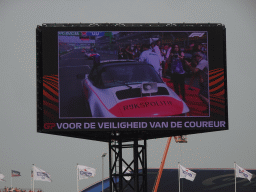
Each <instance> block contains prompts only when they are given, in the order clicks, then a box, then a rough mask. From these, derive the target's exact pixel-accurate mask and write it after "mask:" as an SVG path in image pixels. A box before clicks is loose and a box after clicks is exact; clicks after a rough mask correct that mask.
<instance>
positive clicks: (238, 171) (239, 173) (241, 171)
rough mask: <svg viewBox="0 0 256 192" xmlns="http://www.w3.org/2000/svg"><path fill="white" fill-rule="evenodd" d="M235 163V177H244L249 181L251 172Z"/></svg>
mask: <svg viewBox="0 0 256 192" xmlns="http://www.w3.org/2000/svg"><path fill="white" fill-rule="evenodd" d="M235 165H236V177H240V178H246V179H248V180H249V181H251V179H252V174H251V173H249V172H248V171H246V170H245V169H243V168H242V167H239V166H238V165H237V164H235Z"/></svg>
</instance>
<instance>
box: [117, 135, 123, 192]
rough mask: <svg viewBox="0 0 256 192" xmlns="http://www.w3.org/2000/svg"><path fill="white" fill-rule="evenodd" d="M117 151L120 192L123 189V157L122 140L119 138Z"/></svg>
mask: <svg viewBox="0 0 256 192" xmlns="http://www.w3.org/2000/svg"><path fill="white" fill-rule="evenodd" d="M118 149H119V157H118V160H119V170H118V174H119V191H122V189H123V176H122V172H123V167H122V160H123V156H122V138H121V137H119V139H118Z"/></svg>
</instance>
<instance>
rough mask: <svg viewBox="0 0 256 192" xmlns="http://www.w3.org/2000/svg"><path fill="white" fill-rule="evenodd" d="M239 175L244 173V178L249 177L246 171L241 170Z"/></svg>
mask: <svg viewBox="0 0 256 192" xmlns="http://www.w3.org/2000/svg"><path fill="white" fill-rule="evenodd" d="M239 173H242V174H243V176H244V177H249V176H248V175H247V174H246V173H244V170H240V169H239Z"/></svg>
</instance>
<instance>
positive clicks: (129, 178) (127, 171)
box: [123, 166, 131, 181]
mask: <svg viewBox="0 0 256 192" xmlns="http://www.w3.org/2000/svg"><path fill="white" fill-rule="evenodd" d="M125 169H126V168H125V167H124V166H123V172H124V170H125ZM129 173H130V171H129V170H126V171H125V173H124V174H129ZM124 178H125V179H126V180H127V181H129V180H131V176H125V177H124Z"/></svg>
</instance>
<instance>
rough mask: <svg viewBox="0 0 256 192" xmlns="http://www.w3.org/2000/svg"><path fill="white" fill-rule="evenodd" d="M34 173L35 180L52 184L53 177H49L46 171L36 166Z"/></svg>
mask: <svg viewBox="0 0 256 192" xmlns="http://www.w3.org/2000/svg"><path fill="white" fill-rule="evenodd" d="M33 173H34V174H33V176H34V180H39V181H48V182H52V180H51V176H50V175H49V173H46V172H45V171H44V170H42V169H40V168H38V167H36V166H34V171H33Z"/></svg>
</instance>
